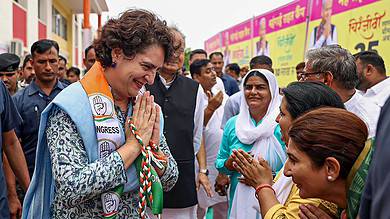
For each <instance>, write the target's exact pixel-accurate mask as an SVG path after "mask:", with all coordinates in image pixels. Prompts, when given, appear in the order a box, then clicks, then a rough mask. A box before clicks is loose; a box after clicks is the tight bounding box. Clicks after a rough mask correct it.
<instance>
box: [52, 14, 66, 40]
mask: <svg viewBox="0 0 390 219" xmlns="http://www.w3.org/2000/svg"><path fill="white" fill-rule="evenodd" d="M52 22H53V23H52V32H53V33H55V34H57V35H58V36H60V37H62V38H63V39H64V40H67V38H68V36H67V35H68V34H67V33H68V26H67V21H66V19H65V17H64V16H62V15H61V14H60V12H58V10H57V9H56V8H54V7H53V10H52Z"/></svg>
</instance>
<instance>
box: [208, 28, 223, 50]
mask: <svg viewBox="0 0 390 219" xmlns="http://www.w3.org/2000/svg"><path fill="white" fill-rule="evenodd" d="M221 46H222V42H221V34H220V33H217V34H215V35H214V36H212V37H210V39H208V40H206V41H205V43H204V48H205V50H206V52H207V54H210V53H213V52H217V51H219V52H220V48H221Z"/></svg>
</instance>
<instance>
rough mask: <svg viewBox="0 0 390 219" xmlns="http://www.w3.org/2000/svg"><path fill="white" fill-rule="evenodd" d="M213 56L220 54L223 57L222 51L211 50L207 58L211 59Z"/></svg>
mask: <svg viewBox="0 0 390 219" xmlns="http://www.w3.org/2000/svg"><path fill="white" fill-rule="evenodd" d="M213 56H221V57H222V58H223V54H222V52H213V53H211V54H210V55H209V59H210V60H211V59H212V58H213Z"/></svg>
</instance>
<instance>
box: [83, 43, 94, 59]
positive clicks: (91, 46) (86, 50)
mask: <svg viewBox="0 0 390 219" xmlns="http://www.w3.org/2000/svg"><path fill="white" fill-rule="evenodd" d="M91 49H94V48H93V45H90V46H88V47H87V48H85V50H84V55H85V58H87V54H88V52H89V50H91Z"/></svg>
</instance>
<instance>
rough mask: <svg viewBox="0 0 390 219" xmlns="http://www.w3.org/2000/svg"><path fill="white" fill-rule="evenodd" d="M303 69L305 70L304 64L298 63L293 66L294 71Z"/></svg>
mask: <svg viewBox="0 0 390 219" xmlns="http://www.w3.org/2000/svg"><path fill="white" fill-rule="evenodd" d="M303 68H305V62H300V63H298V65H297V66H295V70H298V69H303Z"/></svg>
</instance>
